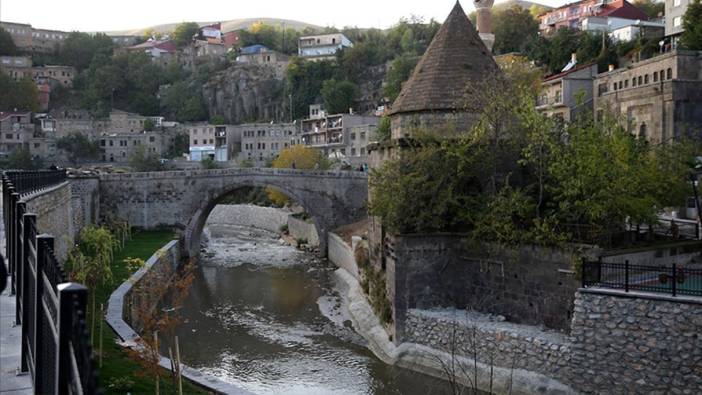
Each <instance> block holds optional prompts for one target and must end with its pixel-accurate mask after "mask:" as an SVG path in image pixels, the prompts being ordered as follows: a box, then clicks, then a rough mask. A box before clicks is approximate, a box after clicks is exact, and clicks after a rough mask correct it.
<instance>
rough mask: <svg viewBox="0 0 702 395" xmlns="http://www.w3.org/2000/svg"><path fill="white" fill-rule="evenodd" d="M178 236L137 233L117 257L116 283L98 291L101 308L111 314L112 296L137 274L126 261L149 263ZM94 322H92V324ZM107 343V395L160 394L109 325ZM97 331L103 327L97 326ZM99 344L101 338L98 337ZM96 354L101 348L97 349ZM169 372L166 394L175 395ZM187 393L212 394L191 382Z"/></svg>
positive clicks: (114, 267) (103, 382) (104, 375)
mask: <svg viewBox="0 0 702 395" xmlns="http://www.w3.org/2000/svg"><path fill="white" fill-rule="evenodd" d="M174 237H175V234H174V233H173V232H171V231H149V232H145V231H140V232H136V233H134V235H133V236H132V239H131V240H129V241H127V242H126V243H125V245H124V248H122V249H121V250H119V251H118V252H116V253H115V256H114V262H113V264H112V275H113V279H112V282H111V283H109V284H104V285H101V286H99V287H98V288H97V290H96V295H97V305H98V306H100V304H103V306H104V307H105V311H106V310H107V302H108V300H109V298H110V295H111V294H112V292H114V290H115V289H117V288H118V287H119V286H120V285H121V284H122V283H123V282H125V281H127V280H128V279H129V277H130V276H131V275H132V274H133V272H132V271H130V270H129V268H127V265H125V264H124V262H123V260H124V259H126V258H140V259H143V260H144V261H146V260H147V259H149V257H150V256H152V255H153V254H154V253H155V252H156V251H158V250H159V249H160V248H161V247H163V246H164V245H165V244H167V243H168V242H169V241H171V240H173V239H174ZM88 322H90V320H88ZM102 324H103V325H104V327H103V331H104V332H103V333H104V339H103V365H102V367H101V368H100V384H101V386H102V388H103V389H104V391H105V394H115V395H117V394H125V393H127V392H131V393H133V394H153V393H155V392H156V382H155V380H154V379H152V378H150V377H146V376H144V375H143V368H142V367H141V366H140V365H139V364H138V363H137V362H135V361H134V360H132V359H131V358H130V357H129V355H128V354H127V351H126V349H125V348H124V347H122V346H121V345H120V342H121V339H120V338H119V336H117V334H116V333H115V332H114V331H112V329H111V328H110V326H109V325H108V324H107V322H106V321H103V323H102ZM96 331H99V326H97V325H96ZM95 335H96V336H95V339H96V342H97V339H98V336H97V333H96V334H95ZM94 349H95V350H97V349H98V347H94ZM167 377H169V373H167V372H166V371H165V370H164V372H163V375H162V379H161V381H160V389H161V392H162V393H173V391H174V387H173V385H172V383H171V381H170V380H167V379H164V378H167ZM183 391H184V393H187V394H208V393H209V392H208V391H205V390H203V389H202V388H200V387H198V386H195V385H193V384H191V383H189V382H187V381H184V382H183Z"/></svg>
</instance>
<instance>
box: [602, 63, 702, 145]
mask: <svg viewBox="0 0 702 395" xmlns="http://www.w3.org/2000/svg"><path fill="white" fill-rule="evenodd" d="M593 89H594V91H595V92H597V94H596V95H595V97H594V102H595V103H594V104H595V114H596V117H598V118H599V117H602V116H603V114H604V113H605V111H606V110H609V111H611V112H613V113H614V114H615V115H621V116H622V117H623V118H624V119H625V120H626V127H627V128H628V130H629V131H630V132H631V133H632V134H635V135H636V136H639V137H640V138H646V139H648V140H650V141H651V142H655V143H661V142H666V141H670V140H675V139H679V138H681V137H684V136H687V137H693V138H696V139H700V138H702V52H699V51H679V50H675V51H672V52H669V53H666V54H664V55H661V56H657V57H655V58H651V59H647V60H644V61H641V62H638V63H634V64H632V65H630V66H629V67H627V68H623V69H616V70H612V71H608V72H606V73H602V74H599V75H598V76H597V78H596V79H595V81H594V86H593Z"/></svg>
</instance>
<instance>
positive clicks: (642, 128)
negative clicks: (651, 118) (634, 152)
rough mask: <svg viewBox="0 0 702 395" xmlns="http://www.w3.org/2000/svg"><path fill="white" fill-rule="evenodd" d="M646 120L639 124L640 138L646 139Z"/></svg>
mask: <svg viewBox="0 0 702 395" xmlns="http://www.w3.org/2000/svg"><path fill="white" fill-rule="evenodd" d="M646 129H647V128H646V122H643V123H642V124H641V126H639V138H640V139H644V140H645V139H646V137H647V136H646Z"/></svg>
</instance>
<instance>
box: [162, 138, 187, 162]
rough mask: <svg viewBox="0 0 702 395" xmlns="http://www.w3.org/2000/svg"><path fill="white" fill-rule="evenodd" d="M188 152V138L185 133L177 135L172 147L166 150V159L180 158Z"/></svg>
mask: <svg viewBox="0 0 702 395" xmlns="http://www.w3.org/2000/svg"><path fill="white" fill-rule="evenodd" d="M189 151H190V136H188V134H187V133H178V134H176V135H175V137H174V138H173V145H172V146H171V147H170V149H169V150H168V153H167V154H166V157H167V158H169V159H173V158H180V157H182V156H183V154H187V153H188V152H189Z"/></svg>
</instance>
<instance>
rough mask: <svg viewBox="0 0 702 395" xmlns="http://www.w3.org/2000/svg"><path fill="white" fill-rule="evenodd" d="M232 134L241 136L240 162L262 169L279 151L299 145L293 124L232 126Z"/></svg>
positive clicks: (295, 127)
mask: <svg viewBox="0 0 702 395" xmlns="http://www.w3.org/2000/svg"><path fill="white" fill-rule="evenodd" d="M234 133H235V134H236V135H240V136H241V153H240V154H239V156H238V159H239V160H240V161H244V160H247V161H251V162H252V163H253V165H254V166H256V167H264V166H266V165H267V164H268V163H269V162H270V161H272V160H273V159H275V158H276V157H277V156H278V154H279V153H280V151H282V150H284V149H285V148H289V147H292V146H293V145H297V144H300V142H301V140H300V135H299V134H298V130H297V125H296V124H294V123H249V124H243V125H236V126H234Z"/></svg>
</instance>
